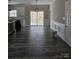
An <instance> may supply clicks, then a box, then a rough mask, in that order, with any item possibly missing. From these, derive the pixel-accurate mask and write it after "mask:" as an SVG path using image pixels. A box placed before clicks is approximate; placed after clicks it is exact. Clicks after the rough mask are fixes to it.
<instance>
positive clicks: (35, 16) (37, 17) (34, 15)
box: [30, 11, 44, 26]
mask: <svg viewBox="0 0 79 59" xmlns="http://www.w3.org/2000/svg"><path fill="white" fill-rule="evenodd" d="M30 18H31V19H30V25H41V26H43V25H44V11H30Z"/></svg>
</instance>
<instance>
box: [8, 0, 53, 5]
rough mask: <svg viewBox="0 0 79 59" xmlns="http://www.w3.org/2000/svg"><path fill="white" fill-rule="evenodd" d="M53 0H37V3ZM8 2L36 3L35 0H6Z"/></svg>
mask: <svg viewBox="0 0 79 59" xmlns="http://www.w3.org/2000/svg"><path fill="white" fill-rule="evenodd" d="M52 1H53V0H38V1H37V4H50V3H51V2H52ZM8 4H36V0H8Z"/></svg>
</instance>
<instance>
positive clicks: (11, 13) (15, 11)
mask: <svg viewBox="0 0 79 59" xmlns="http://www.w3.org/2000/svg"><path fill="white" fill-rule="evenodd" d="M9 17H17V10H11V11H9Z"/></svg>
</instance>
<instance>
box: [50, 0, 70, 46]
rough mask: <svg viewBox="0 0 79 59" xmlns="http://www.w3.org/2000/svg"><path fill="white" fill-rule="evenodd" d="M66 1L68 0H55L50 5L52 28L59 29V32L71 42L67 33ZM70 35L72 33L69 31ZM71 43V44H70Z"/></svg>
mask: <svg viewBox="0 0 79 59" xmlns="http://www.w3.org/2000/svg"><path fill="white" fill-rule="evenodd" d="M65 1H66V0H53V1H52V3H51V5H50V15H51V16H50V28H51V29H52V30H54V31H57V34H58V35H59V36H60V37H61V38H62V39H63V40H64V41H65V42H66V43H67V44H69V42H70V38H69V37H68V38H66V37H67V35H68V34H67V33H66V31H67V30H66V23H65V22H66V19H65V18H66V16H65ZM69 35H70V33H69ZM69 45H70V44H69Z"/></svg>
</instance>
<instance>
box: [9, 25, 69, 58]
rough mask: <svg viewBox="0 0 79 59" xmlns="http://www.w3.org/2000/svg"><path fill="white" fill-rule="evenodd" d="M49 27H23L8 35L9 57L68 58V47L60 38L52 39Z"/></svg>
mask: <svg viewBox="0 0 79 59" xmlns="http://www.w3.org/2000/svg"><path fill="white" fill-rule="evenodd" d="M52 36H53V35H52V31H51V29H50V28H49V27H42V26H31V27H25V28H23V29H22V30H21V31H20V32H17V33H14V34H12V35H9V38H8V56H9V59H70V47H69V46H68V45H67V44H66V43H64V41H62V40H61V39H60V38H59V39H53V37H52Z"/></svg>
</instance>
